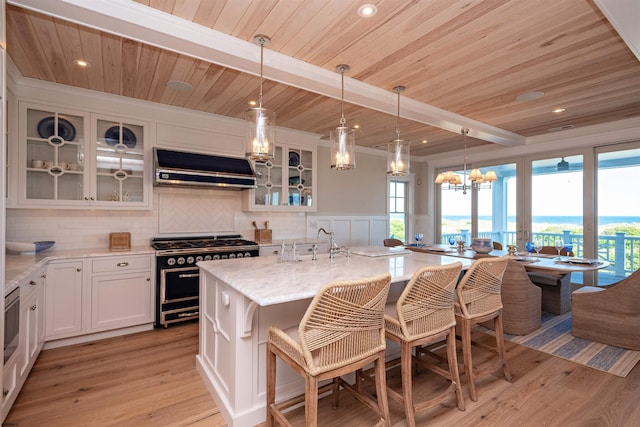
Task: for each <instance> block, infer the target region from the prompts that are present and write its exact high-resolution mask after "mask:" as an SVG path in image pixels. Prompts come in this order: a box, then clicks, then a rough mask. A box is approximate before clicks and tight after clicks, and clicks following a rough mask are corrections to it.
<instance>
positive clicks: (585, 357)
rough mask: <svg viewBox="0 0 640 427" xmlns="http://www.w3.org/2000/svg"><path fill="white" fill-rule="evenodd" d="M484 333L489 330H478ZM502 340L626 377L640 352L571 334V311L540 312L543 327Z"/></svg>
mask: <svg viewBox="0 0 640 427" xmlns="http://www.w3.org/2000/svg"><path fill="white" fill-rule="evenodd" d="M480 328H481V330H482V331H483V332H486V333H490V334H493V331H492V330H489V329H486V328H482V327H480ZM504 337H505V339H507V340H509V341H511V342H514V343H517V344H521V345H523V346H525V347H529V348H533V349H535V350H539V351H542V352H544V353H547V354H551V355H554V356H557V357H560V358H562V359H566V360H570V361H572V362H576V363H580V364H581V365H585V366H590V367H592V368H595V369H599V370H601V371H604V372H607V373H610V374H613V375H616V376H619V377H626V376H627V375H628V374H629V372H631V370H632V369H633V367H634V366H635V365H636V363H638V361H640V351H633V350H627V349H624V348H619V347H614V346H611V345H606V344H602V343H597V342H594V341H590V340H586V339H583V338H578V337H574V336H573V335H571V312H569V313H565V314H561V315H554V314H549V313H544V312H543V313H542V326H541V327H540V329H538V330H536V331H533V332H532V333H530V334H528V335H510V334H505V336H504Z"/></svg>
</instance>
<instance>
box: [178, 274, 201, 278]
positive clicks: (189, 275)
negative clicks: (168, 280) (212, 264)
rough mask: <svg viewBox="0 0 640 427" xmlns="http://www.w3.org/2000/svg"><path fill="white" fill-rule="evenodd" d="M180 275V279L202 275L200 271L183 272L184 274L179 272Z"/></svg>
mask: <svg viewBox="0 0 640 427" xmlns="http://www.w3.org/2000/svg"><path fill="white" fill-rule="evenodd" d="M178 277H179V278H180V279H191V278H193V277H200V273H191V274H187V273H182V274H178Z"/></svg>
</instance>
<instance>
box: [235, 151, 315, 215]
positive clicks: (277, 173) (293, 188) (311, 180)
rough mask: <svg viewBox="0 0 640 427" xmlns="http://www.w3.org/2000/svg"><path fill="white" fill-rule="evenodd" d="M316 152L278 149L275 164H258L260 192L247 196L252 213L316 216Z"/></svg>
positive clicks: (245, 205)
mask: <svg viewBox="0 0 640 427" xmlns="http://www.w3.org/2000/svg"><path fill="white" fill-rule="evenodd" d="M316 163H317V159H316V148H315V147H301V146H295V145H286V146H285V145H276V155H275V158H274V159H273V160H269V161H266V162H260V161H259V162H255V163H254V167H255V170H256V177H257V182H256V184H257V188H256V189H253V190H250V191H248V192H247V196H246V198H245V200H244V204H243V209H245V210H249V211H281V212H283V211H287V212H291V211H296V212H315V211H316V210H317V203H316V200H315V195H316V193H315V189H316V182H317V171H316Z"/></svg>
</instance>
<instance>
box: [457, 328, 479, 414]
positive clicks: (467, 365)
mask: <svg viewBox="0 0 640 427" xmlns="http://www.w3.org/2000/svg"><path fill="white" fill-rule="evenodd" d="M460 327H461V339H462V355H463V357H464V374H465V375H466V376H467V384H468V386H469V396H470V397H471V400H473V401H474V402H477V401H478V392H477V391H476V384H475V379H474V376H473V357H472V353H471V322H470V321H469V320H466V319H461V322H460Z"/></svg>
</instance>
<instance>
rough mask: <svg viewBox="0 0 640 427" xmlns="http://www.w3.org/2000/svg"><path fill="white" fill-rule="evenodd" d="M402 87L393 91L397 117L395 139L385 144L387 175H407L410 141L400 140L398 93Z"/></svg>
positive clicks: (402, 90) (401, 90)
mask: <svg viewBox="0 0 640 427" xmlns="http://www.w3.org/2000/svg"><path fill="white" fill-rule="evenodd" d="M405 89H406V88H405V87H404V86H396V87H394V88H393V91H394V92H395V93H397V94H398V116H397V120H396V139H395V140H393V141H391V142H389V143H388V144H387V175H391V176H405V175H407V174H408V173H409V145H410V144H411V142H410V141H403V140H402V139H400V93H401V92H404V91H405Z"/></svg>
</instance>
